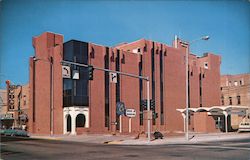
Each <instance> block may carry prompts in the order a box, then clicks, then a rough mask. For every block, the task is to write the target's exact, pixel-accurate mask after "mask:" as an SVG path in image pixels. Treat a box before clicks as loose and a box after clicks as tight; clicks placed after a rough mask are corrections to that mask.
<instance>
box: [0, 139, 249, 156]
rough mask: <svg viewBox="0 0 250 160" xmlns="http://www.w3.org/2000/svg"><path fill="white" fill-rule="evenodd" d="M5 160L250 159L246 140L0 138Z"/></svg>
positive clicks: (2, 154)
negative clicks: (134, 142)
mask: <svg viewBox="0 0 250 160" xmlns="http://www.w3.org/2000/svg"><path fill="white" fill-rule="evenodd" d="M1 159H4V160H32V159H35V160H44V159H46V160H50V159H53V160H55V159H60V160H62V159H65V160H74V159H81V160H93V159H101V160H112V159H113V160H125V159H126V160H128V159H129V160H139V159H140V160H141V159H143V160H182V159H183V160H184V159H185V160H217V159H226V160H250V137H249V138H248V139H241V140H234V141H224V142H213V143H211V142H210V143H199V144H188V145H187V144H186V145H185V144H178V145H154V146H125V145H123V146H122V145H110V144H87V143H78V142H65V141H59V140H38V139H29V138H15V137H1Z"/></svg>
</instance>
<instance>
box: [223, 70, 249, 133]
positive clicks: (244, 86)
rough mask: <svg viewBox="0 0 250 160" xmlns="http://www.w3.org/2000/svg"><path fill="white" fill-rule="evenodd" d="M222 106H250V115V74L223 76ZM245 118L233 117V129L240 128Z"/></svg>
mask: <svg viewBox="0 0 250 160" xmlns="http://www.w3.org/2000/svg"><path fill="white" fill-rule="evenodd" d="M221 105H222V106H228V105H232V106H233V105H238V106H248V107H249V110H248V112H249V113H250V74H238V75H222V76H221ZM243 116H244V115H243ZM243 116H237V115H234V114H232V115H231V124H232V128H233V129H237V128H238V125H239V123H240V122H241V120H242V118H243Z"/></svg>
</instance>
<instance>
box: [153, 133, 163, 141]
mask: <svg viewBox="0 0 250 160" xmlns="http://www.w3.org/2000/svg"><path fill="white" fill-rule="evenodd" d="M154 137H155V139H159V138H160V139H163V134H162V133H161V132H159V131H155V132H154Z"/></svg>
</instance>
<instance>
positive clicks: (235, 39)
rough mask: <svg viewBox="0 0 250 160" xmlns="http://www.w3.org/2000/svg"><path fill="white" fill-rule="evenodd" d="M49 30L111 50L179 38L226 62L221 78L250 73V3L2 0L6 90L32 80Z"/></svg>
mask: <svg viewBox="0 0 250 160" xmlns="http://www.w3.org/2000/svg"><path fill="white" fill-rule="evenodd" d="M45 31H51V32H55V33H60V34H63V35H64V42H66V41H68V40H71V39H76V40H80V41H85V42H93V43H96V44H101V45H105V46H114V45H116V44H118V43H122V42H132V41H135V40H138V39H141V38H145V39H150V40H154V41H158V42H162V43H166V44H168V45H171V44H172V41H173V39H174V35H178V36H179V37H180V38H181V39H183V40H185V41H192V40H194V39H197V38H199V37H201V36H204V35H209V36H210V39H209V41H198V42H196V43H194V44H192V45H191V52H192V53H194V54H196V55H198V56H202V55H203V53H205V52H212V53H215V54H218V55H220V56H221V57H222V64H221V74H241V73H250V1H248V0H242V1H241V0H238V1H212V0H204V1H196V0H193V1H192V0H188V1H181V0H176V1H174V0H168V1H163V0H161V1H160V0H159V1H153V0H152V1H151V0H146V1H143V0H140V1H139V0H138V1H132V0H130V1H129V0H122V1H115V0H109V1H105V0H103V1H101V0H93V1H84V0H71V1H70V0H0V80H1V81H0V88H4V87H5V80H6V79H9V80H11V81H12V82H13V84H26V83H28V81H29V64H28V59H29V57H30V56H33V55H34V48H33V47H32V37H34V36H38V35H40V34H41V33H43V32H45Z"/></svg>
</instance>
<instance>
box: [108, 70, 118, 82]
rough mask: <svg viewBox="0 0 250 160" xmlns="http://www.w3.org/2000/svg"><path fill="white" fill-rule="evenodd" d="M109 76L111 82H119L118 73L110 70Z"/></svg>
mask: <svg viewBox="0 0 250 160" xmlns="http://www.w3.org/2000/svg"><path fill="white" fill-rule="evenodd" d="M109 77H110V78H109V81H110V83H117V73H113V72H110V73H109Z"/></svg>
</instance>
